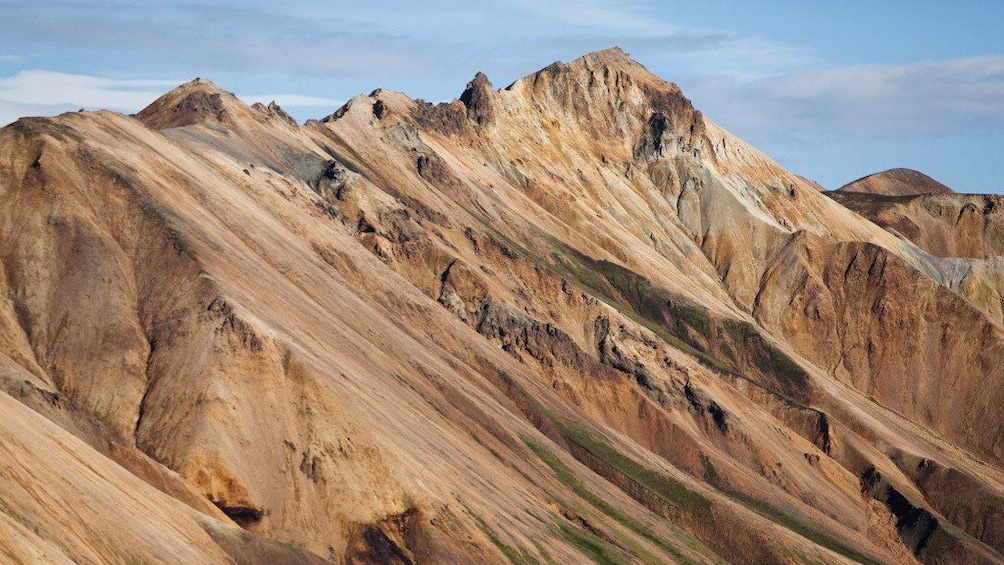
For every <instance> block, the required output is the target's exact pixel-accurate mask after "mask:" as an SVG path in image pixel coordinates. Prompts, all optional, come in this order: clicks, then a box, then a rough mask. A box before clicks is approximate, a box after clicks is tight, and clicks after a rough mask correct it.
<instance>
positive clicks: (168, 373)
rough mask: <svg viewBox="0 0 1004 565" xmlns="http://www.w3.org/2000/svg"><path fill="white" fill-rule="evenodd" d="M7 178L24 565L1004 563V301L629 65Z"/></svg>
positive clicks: (129, 142)
mask: <svg viewBox="0 0 1004 565" xmlns="http://www.w3.org/2000/svg"><path fill="white" fill-rule="evenodd" d="M0 156H2V157H0V219H2V222H3V223H2V224H0V226H2V231H0V238H2V240H0V267H2V269H3V275H4V276H3V277H0V284H2V285H4V289H3V292H2V293H0V320H3V324H2V325H0V387H2V390H3V391H4V393H5V394H4V395H0V404H3V406H4V409H3V414H5V415H9V417H8V418H6V419H3V420H0V433H2V437H3V440H2V441H0V448H2V449H3V450H4V451H6V452H7V453H6V454H5V457H0V476H2V477H3V478H4V479H5V480H4V481H3V484H4V485H5V486H0V555H2V556H3V557H4V559H5V560H7V561H10V562H13V563H48V562H60V560H62V561H63V562H95V563H146V562H157V561H158V560H160V561H162V562H177V560H179V559H181V560H184V561H185V562H209V563H275V562H285V563H322V562H331V563H339V564H341V563H346V564H347V563H514V564H524V563H589V562H596V563H618V564H619V563H625V564H626V563H645V564H656V563H725V562H728V563H751V564H752V563H850V562H865V563H917V562H923V563H1001V562H1004V559H1002V557H1001V552H1002V551H1004V519H1002V518H1004V516H1002V513H1004V428H1002V427H1001V425H1000V422H999V413H1000V409H1001V407H1002V405H1004V396H1002V395H1004V392H1002V390H1004V386H1002V384H1004V363H1001V361H1002V358H1004V328H1002V327H1001V325H1000V323H999V322H997V321H995V320H994V318H993V317H992V316H991V314H990V313H989V312H991V311H992V308H991V306H992V305H991V301H990V300H989V299H981V298H980V297H986V296H989V293H992V292H996V291H997V289H999V288H1002V287H1000V286H999V285H998V284H997V283H996V282H994V281H995V280H996V279H993V278H992V277H989V276H988V277H984V278H981V279H980V283H979V284H978V285H970V286H969V287H965V286H964V285H960V284H959V278H958V276H957V269H958V266H957V265H955V264H953V263H951V262H950V261H946V260H945V259H944V258H940V257H936V256H935V255H934V254H933V253H929V252H927V251H924V249H922V248H921V247H923V246H921V247H918V246H917V245H915V244H914V243H912V242H910V241H907V240H905V239H903V238H901V237H898V236H897V234H895V233H892V232H890V231H888V230H886V229H884V226H880V225H877V224H876V223H873V222H872V221H869V220H868V219H866V218H865V217H864V216H862V215H860V214H859V213H855V212H854V211H852V210H851V209H848V208H847V207H845V206H843V205H841V203H838V202H837V201H834V200H833V199H831V198H829V197H827V196H826V195H824V194H821V193H820V192H819V191H818V189H817V188H816V187H815V186H813V185H812V184H811V183H809V182H808V181H806V180H805V179H802V178H801V177H798V176H796V175H793V174H791V173H789V172H788V171H786V170H784V169H783V168H782V167H781V166H779V165H778V164H776V163H774V162H773V161H771V160H770V159H769V158H768V157H766V156H764V155H763V154H761V153H760V152H758V151H757V150H756V149H754V148H752V147H750V146H749V145H748V144H746V143H744V142H743V141H741V140H739V139H737V138H736V137H734V136H732V135H731V134H729V133H728V132H726V131H725V130H724V129H722V128H721V127H720V126H718V125H716V124H715V123H713V122H712V121H710V120H709V119H707V118H706V117H704V116H703V114H701V112H700V111H699V110H697V109H695V108H694V106H693V105H692V103H691V102H690V101H689V100H688V99H686V98H685V97H684V95H683V94H682V93H681V92H680V90H679V89H678V88H677V87H676V86H675V85H673V84H672V83H668V82H666V81H664V80H662V79H660V78H658V77H655V76H654V75H652V74H651V73H649V72H648V71H647V70H646V69H645V68H644V67H643V66H642V65H640V64H639V63H637V62H635V61H633V60H632V59H631V58H630V57H628V55H627V54H625V53H624V52H622V51H620V50H619V49H612V50H607V51H602V52H598V53H593V54H590V55H587V56H585V57H583V58H581V59H577V60H575V61H573V62H571V63H567V64H566V63H555V64H553V65H550V66H548V67H546V68H544V69H542V70H541V71H539V72H537V73H535V74H533V75H530V76H527V77H524V78H522V79H519V80H517V81H516V82H515V83H513V84H512V85H510V86H509V87H507V88H505V89H501V90H495V89H494V87H493V86H492V85H491V83H490V82H489V80H488V78H487V77H485V76H484V75H480V74H479V75H478V76H477V77H475V78H474V80H473V81H472V82H471V83H470V84H469V85H468V86H467V88H466V90H464V91H463V92H462V94H461V95H460V97H459V98H458V99H457V100H455V101H453V102H451V103H448V104H440V105H431V104H428V103H425V102H422V101H417V100H413V99H411V98H409V97H408V96H406V95H404V94H401V93H396V92H390V91H376V92H374V93H373V94H372V95H370V96H360V97H356V98H353V99H352V100H351V101H350V102H349V103H347V104H346V105H345V106H344V107H343V108H341V109H339V110H337V111H336V112H334V113H333V114H332V115H331V116H329V117H327V118H325V119H323V120H320V121H310V122H308V123H306V124H304V125H298V124H297V123H296V122H295V121H292V120H291V119H290V118H289V116H288V115H287V114H286V113H285V112H284V111H282V109H281V108H279V107H278V106H275V105H271V106H268V107H266V106H262V105H256V106H254V107H247V106H245V105H244V104H242V103H241V102H240V101H239V100H237V99H236V98H235V97H233V96H232V95H231V94H229V93H227V92H226V91H224V90H222V89H220V88H219V87H217V86H215V85H214V84H212V83H211V82H209V81H205V80H197V81H193V82H191V83H188V84H185V85H182V86H180V87H179V88H177V89H176V90H174V91H172V92H169V93H167V94H165V95H164V96H163V97H162V98H161V99H159V100H158V101H156V102H154V103H153V104H152V105H151V106H150V107H149V108H147V109H145V110H143V111H142V112H140V113H139V114H138V115H137V116H136V117H128V116H122V115H119V114H115V113H112V112H98V113H87V112H84V113H73V114H65V115H62V116H59V117H57V118H51V119H39V118H32V119H23V120H21V121H19V122H17V123H15V124H12V125H11V126H8V127H6V128H4V129H3V130H0ZM998 308H999V305H998ZM182 552H184V553H182Z"/></svg>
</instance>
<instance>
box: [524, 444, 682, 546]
mask: <svg viewBox="0 0 1004 565" xmlns="http://www.w3.org/2000/svg"><path fill="white" fill-rule="evenodd" d="M523 442H524V443H526V445H527V447H529V448H530V449H531V450H533V452H534V453H536V454H537V457H539V458H540V460H541V461H543V462H544V463H545V464H546V465H547V466H548V467H550V468H551V470H552V471H554V474H555V476H556V477H557V478H558V480H559V481H561V482H562V483H563V484H564V485H565V486H567V487H569V488H570V489H572V492H574V493H575V494H576V495H577V496H579V497H580V498H582V499H583V500H585V501H586V502H588V503H589V504H591V505H593V507H594V508H596V509H597V510H599V511H600V512H602V513H603V514H606V515H607V516H609V517H611V518H613V519H614V520H616V521H617V522H619V523H620V524H622V525H623V526H625V527H626V528H628V529H629V530H631V531H633V532H634V533H636V534H638V535H639V536H641V537H643V538H645V539H647V540H648V541H650V542H652V543H653V544H655V545H656V546H658V547H659V548H661V549H663V550H664V551H665V552H666V553H668V554H669V555H672V556H673V558H674V559H676V560H677V562H679V563H683V564H688V563H692V561H690V560H689V559H687V557H686V556H685V555H684V554H682V553H681V552H680V550H679V549H678V548H677V547H675V546H674V545H673V544H671V543H669V542H668V541H667V540H665V539H663V538H661V537H659V536H658V535H656V534H655V532H653V531H652V530H650V529H649V528H648V527H646V526H645V525H644V524H642V523H641V522H639V521H637V520H635V519H633V518H631V517H630V516H628V515H626V514H624V513H623V512H621V511H620V510H618V509H617V508H614V507H613V506H611V505H610V504H608V503H607V501H605V500H603V499H602V498H600V497H598V496H596V494H594V493H593V492H591V491H590V490H589V489H587V488H586V487H585V485H583V484H582V481H581V480H580V479H579V478H578V477H576V476H575V474H574V473H572V470H571V469H569V468H568V466H567V465H565V464H564V463H562V462H561V460H560V459H558V458H557V457H555V456H554V455H553V454H552V453H551V452H550V451H548V450H547V449H546V448H544V446H542V445H540V444H539V443H537V442H535V441H533V440H532V439H530V438H527V437H524V438H523ZM638 550H641V548H632V551H633V552H634V553H635V555H637V556H638V557H639V558H641V559H642V561H645V562H646V563H657V562H658V561H656V560H655V559H654V558H652V557H651V556H650V555H645V552H644V550H641V551H638Z"/></svg>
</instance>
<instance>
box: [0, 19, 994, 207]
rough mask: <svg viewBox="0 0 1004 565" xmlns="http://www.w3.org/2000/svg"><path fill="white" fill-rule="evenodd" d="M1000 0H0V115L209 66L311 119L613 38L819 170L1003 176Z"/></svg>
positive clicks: (445, 90)
mask: <svg viewBox="0 0 1004 565" xmlns="http://www.w3.org/2000/svg"><path fill="white" fill-rule="evenodd" d="M1001 30H1004V3H997V2H975V1H965V0H960V1H955V2H950V3H949V2H933V1H931V2H928V1H919V0H918V1H912V2H907V1H897V0H891V1H885V2H859V1H853V0H845V1H843V2H826V3H823V2H805V1H800V2H795V1H788V0H780V1H778V0H775V1H771V2H756V1H751V2H716V1H702V2H694V1H693V0H688V1H685V2H676V1H661V2H655V1H643V0H637V1H611V2H603V1H600V0H555V1H550V2H544V1H539V0H496V1H488V2H475V1H467V2H443V1H435V0H433V1H427V2H392V1H387V0H373V1H369V2H306V1H299V0H293V1H286V2H263V1H255V0H252V1H248V2H235V1H231V0H216V1H201V2H199V1H195V2H161V1H156V0H154V1H149V2H138V1H129V0H122V1H99V2H93V1H83V0H56V1H47V2H38V1H37V0H36V1H31V2H22V1H5V0H0V123H7V122H10V121H13V120H14V119H16V118H17V117H19V116H22V115H46V114H55V113H59V112H62V111H67V110H75V109H77V108H80V107H86V108H89V109H90V108H101V107H108V108H113V109H117V110H122V111H129V112H134V111H137V110H139V109H140V108H142V107H143V106H144V105H146V104H147V103H149V102H150V101H152V100H153V99H154V98H156V96H157V95H159V94H160V93H162V92H164V91H166V90H168V89H170V88H172V87H173V86H175V85H177V84H179V83H181V82H184V81H187V80H190V79H192V78H195V77H206V78H210V79H212V80H214V81H215V82H217V83H218V84H220V85H221V86H223V87H225V88H227V89H228V90H231V91H233V92H235V93H237V94H238V95H239V96H241V97H242V98H244V99H245V100H247V101H249V102H252V101H257V100H261V101H264V102H268V101H269V100H271V99H275V100H277V101H278V102H279V103H280V104H281V105H283V107H284V108H286V109H287V110H289V111H290V112H291V113H292V114H293V115H294V116H296V117H297V118H299V119H301V120H303V119H306V118H311V117H322V116H324V115H326V114H328V113H330V112H331V111H333V110H334V109H335V108H336V107H337V106H338V105H339V104H340V103H341V102H342V101H344V100H347V99H348V98H350V97H352V96H353V95H355V94H359V93H364V92H370V91H372V90H374V89H375V88H390V89H394V90H401V91H404V92H406V93H408V94H409V95H411V96H413V97H418V98H424V99H427V100H432V101H440V100H449V99H452V98H454V97H455V96H457V95H458V94H459V93H460V92H461V91H462V89H463V87H464V85H465V84H466V83H467V81H468V80H470V79H471V77H473V76H474V74H475V72H477V71H484V72H485V73H486V74H487V75H488V76H489V78H490V79H492V81H493V82H494V83H495V86H496V87H502V86H505V85H507V84H509V83H510V82H512V81H513V80H515V79H516V78H518V77H520V76H523V75H525V74H528V73H530V72H533V71H534V70H537V69H538V68H541V67H544V66H546V65H547V64H549V63H551V62H553V61H555V60H559V59H560V60H566V61H567V60H571V59H574V58H575V57H578V56H579V55H582V54H584V53H586V52H589V51H594V50H597V49H603V48H606V47H610V46H613V45H618V46H620V47H622V48H623V49H625V50H626V51H628V52H629V53H630V54H631V55H632V56H633V57H634V58H635V59H637V60H638V61H640V62H641V63H643V64H644V65H645V66H647V67H648V68H649V69H650V70H651V71H653V72H655V73H656V74H658V75H660V76H662V77H664V78H666V79H669V80H672V81H674V82H676V83H678V84H679V85H680V86H681V87H682V88H683V90H684V93H685V94H687V95H688V96H689V97H690V98H691V99H692V100H694V103H695V104H696V105H697V106H698V107H699V108H701V109H702V110H703V111H704V112H705V114H707V115H708V116H709V117H711V118H712V119H713V120H715V121H717V122H718V123H720V124H722V125H723V126H725V127H726V128H728V129H730V130H732V131H733V132H734V133H736V134H738V135H740V136H741V137H743V138H745V139H747V140H748V141H750V142H751V143H753V144H754V145H756V146H757V147H759V148H760V149H762V150H763V151H765V152H766V153H767V154H769V155H770V156H772V157H774V158H775V159H776V160H778V161H780V162H781V163H782V164H783V165H785V166H786V167H788V168H789V169H791V170H793V171H794V172H796V173H799V174H802V175H805V176H807V177H810V178H813V179H815V180H817V181H819V182H821V183H822V184H823V185H825V186H827V187H829V188H835V187H837V186H840V185H841V184H843V183H845V182H848V181H850V180H854V179H855V178H857V177H860V176H863V175H865V174H868V173H872V172H876V171H879V170H883V169H887V168H891V167H898V166H904V167H911V168H916V169H918V170H921V171H924V172H926V173H928V174H930V175H932V176H934V177H935V178H937V179H939V180H941V181H943V182H945V183H946V184H948V185H950V186H952V187H954V188H956V189H957V190H960V191H967V192H991V191H993V192H1001V191H1004V169H1002V167H1001V166H1000V164H999V163H1000V161H1001V160H1002V159H1004V34H1002V33H1001Z"/></svg>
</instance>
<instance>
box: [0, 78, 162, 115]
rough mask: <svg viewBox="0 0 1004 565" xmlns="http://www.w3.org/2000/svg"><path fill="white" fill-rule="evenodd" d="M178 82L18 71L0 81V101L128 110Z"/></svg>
mask: <svg viewBox="0 0 1004 565" xmlns="http://www.w3.org/2000/svg"><path fill="white" fill-rule="evenodd" d="M180 82H181V81H178V80H147V79H142V80H112V79H105V78H98V77H92V76H87V75H78V74H69V73H57V72H52V71H40V70H30V71H21V72H19V73H17V74H15V75H14V76H10V77H4V78H0V100H2V101H4V102H7V103H11V104H22V105H34V106H66V105H69V106H78V107H84V108H110V109H115V110H132V109H135V108H137V107H140V108H141V107H143V106H145V105H146V104H149V103H150V102H152V101H153V100H155V99H156V98H157V97H158V96H160V95H161V94H163V91H164V90H165V89H167V88H169V87H173V86H176V85H178V84H179V83H180Z"/></svg>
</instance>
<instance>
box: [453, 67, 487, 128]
mask: <svg viewBox="0 0 1004 565" xmlns="http://www.w3.org/2000/svg"><path fill="white" fill-rule="evenodd" d="M493 95H494V91H493V88H492V82H491V81H490V80H488V77H487V76H485V74H484V73H482V72H478V74H476V75H474V78H473V79H472V80H471V82H469V83H467V88H466V89H465V90H464V92H463V94H461V95H460V101H461V102H463V103H464V106H466V107H467V116H468V117H469V118H471V119H473V120H474V121H475V122H477V123H478V125H487V124H490V123H492V122H493V121H494V120H495V106H494V104H493V103H492V96H493Z"/></svg>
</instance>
